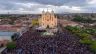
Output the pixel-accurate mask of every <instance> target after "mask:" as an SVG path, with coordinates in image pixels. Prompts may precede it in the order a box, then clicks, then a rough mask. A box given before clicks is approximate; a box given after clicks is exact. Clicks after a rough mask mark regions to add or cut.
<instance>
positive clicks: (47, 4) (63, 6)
mask: <svg viewBox="0 0 96 54" xmlns="http://www.w3.org/2000/svg"><path fill="white" fill-rule="evenodd" d="M43 9H44V10H45V11H47V9H48V10H49V12H50V11H51V10H52V9H53V10H54V11H55V13H63V12H71V13H91V12H92V11H93V12H94V13H96V0H0V13H2V14H3V13H8V12H9V13H13V14H25V13H26V14H27V13H34V14H38V13H41V12H42V10H43Z"/></svg>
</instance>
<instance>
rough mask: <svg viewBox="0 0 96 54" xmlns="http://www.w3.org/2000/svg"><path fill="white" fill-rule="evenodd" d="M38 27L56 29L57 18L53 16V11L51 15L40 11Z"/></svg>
mask: <svg viewBox="0 0 96 54" xmlns="http://www.w3.org/2000/svg"><path fill="white" fill-rule="evenodd" d="M39 24H40V26H44V27H45V28H56V27H57V17H55V15H54V11H53V10H52V11H51V13H50V12H48V10H47V12H45V11H44V10H43V11H42V16H41V19H39Z"/></svg>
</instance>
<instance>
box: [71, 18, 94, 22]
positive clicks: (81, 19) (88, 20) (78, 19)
mask: <svg viewBox="0 0 96 54" xmlns="http://www.w3.org/2000/svg"><path fill="white" fill-rule="evenodd" d="M72 21H75V22H82V23H93V22H95V20H92V19H90V18H88V19H86V18H83V17H80V16H75V18H74V19H72Z"/></svg>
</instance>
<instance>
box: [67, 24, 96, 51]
mask: <svg viewBox="0 0 96 54" xmlns="http://www.w3.org/2000/svg"><path fill="white" fill-rule="evenodd" d="M65 28H66V29H68V30H70V31H72V33H73V34H74V35H75V36H77V37H80V38H81V40H80V41H79V42H80V43H81V44H87V45H88V47H89V48H90V49H91V50H92V51H96V41H93V40H92V39H91V38H90V35H89V34H96V30H94V29H88V28H86V29H83V28H77V27H72V26H66V27H65Z"/></svg>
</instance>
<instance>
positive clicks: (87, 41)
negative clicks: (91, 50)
mask: <svg viewBox="0 0 96 54" xmlns="http://www.w3.org/2000/svg"><path fill="white" fill-rule="evenodd" d="M79 42H80V43H82V44H89V45H90V44H92V43H93V41H92V40H90V39H89V38H83V39H81V40H80V41H79Z"/></svg>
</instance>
